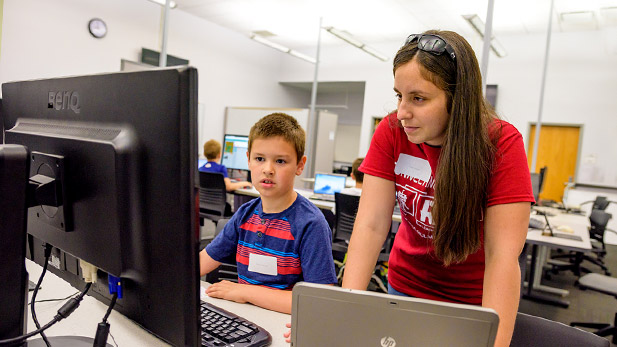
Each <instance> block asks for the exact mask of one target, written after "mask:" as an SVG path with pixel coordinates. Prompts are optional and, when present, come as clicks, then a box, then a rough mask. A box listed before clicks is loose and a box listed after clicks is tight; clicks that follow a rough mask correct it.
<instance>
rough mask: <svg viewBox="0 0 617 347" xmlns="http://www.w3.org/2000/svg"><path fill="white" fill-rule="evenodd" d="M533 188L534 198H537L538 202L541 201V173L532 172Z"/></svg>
mask: <svg viewBox="0 0 617 347" xmlns="http://www.w3.org/2000/svg"><path fill="white" fill-rule="evenodd" d="M530 176H531V190H532V192H533V198H534V199H535V200H536V204H537V203H539V202H540V178H541V177H540V174H539V173H535V172H531V173H530Z"/></svg>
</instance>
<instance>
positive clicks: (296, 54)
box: [250, 33, 317, 64]
mask: <svg viewBox="0 0 617 347" xmlns="http://www.w3.org/2000/svg"><path fill="white" fill-rule="evenodd" d="M250 38H251V39H253V40H255V41H257V42H259V43H261V44H263V45H266V46H268V47H271V48H274V49H276V50H277V51H280V52H283V53H287V54H289V55H292V56H294V57H296V58H300V59H302V60H305V61H308V62H309V63H312V64H315V63H317V60H315V58H313V57H309V56H308V55H306V54H302V53H300V52H298V51H294V50H293V49H291V48H287V47H285V46H283V45H280V44H278V43H276V42H272V41H270V40H268V39H266V38H264V37H261V36H259V35H256V34H254V33H253V34H251V35H250Z"/></svg>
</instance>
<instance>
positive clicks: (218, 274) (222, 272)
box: [205, 218, 238, 283]
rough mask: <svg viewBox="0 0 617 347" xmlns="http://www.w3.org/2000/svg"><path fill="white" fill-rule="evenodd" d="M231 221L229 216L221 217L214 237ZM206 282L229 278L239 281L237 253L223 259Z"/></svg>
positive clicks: (208, 275)
mask: <svg viewBox="0 0 617 347" xmlns="http://www.w3.org/2000/svg"><path fill="white" fill-rule="evenodd" d="M227 222H229V218H221V219H219V221H218V223H217V224H216V230H215V232H214V237H216V236H217V235H218V234H219V233H220V232H221V231H223V228H224V227H225V224H227ZM205 280H206V282H209V283H216V282H220V281H222V280H227V281H230V282H235V283H238V267H237V265H236V253H235V252H234V254H232V255H230V256H229V257H227V258H225V259H224V260H223V261H221V265H220V266H219V267H218V268H216V269H215V270H213V271H211V272H210V273H209V274H207V275H206V278H205Z"/></svg>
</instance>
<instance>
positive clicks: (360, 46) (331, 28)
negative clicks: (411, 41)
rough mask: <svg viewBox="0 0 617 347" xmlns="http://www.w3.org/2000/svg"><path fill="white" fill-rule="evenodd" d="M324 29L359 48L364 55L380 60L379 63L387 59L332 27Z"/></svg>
mask: <svg viewBox="0 0 617 347" xmlns="http://www.w3.org/2000/svg"><path fill="white" fill-rule="evenodd" d="M324 29H325V30H326V31H327V32H329V33H330V34H332V35H334V36H336V37H338V38H339V39H341V40H343V41H345V42H347V43H349V44H351V45H353V46H356V47H358V48H360V49H361V50H363V51H365V52H366V53H368V54H370V55H372V56H373V57H375V58H377V59H379V60H381V61H387V60H388V57H386V56H385V55H383V54H381V53H379V52H378V51H377V50H375V49H374V48H372V47H369V46H367V45H366V44H365V43H363V42H362V41H360V40H358V39H356V38H355V37H353V36H351V35H350V34H348V33H347V32H344V31H341V30H338V29H336V28H334V27H324Z"/></svg>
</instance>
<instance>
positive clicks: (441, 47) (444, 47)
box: [405, 34, 456, 62]
mask: <svg viewBox="0 0 617 347" xmlns="http://www.w3.org/2000/svg"><path fill="white" fill-rule="evenodd" d="M414 41H418V49H419V50H422V51H425V52H429V53H431V54H433V55H442V54H443V53H444V52H446V53H447V54H448V56H449V57H450V59H452V61H453V62H456V54H455V53H454V48H452V46H450V45H449V44H448V43H447V42H446V40H444V39H443V38H441V37H440V36H438V35H433V34H411V35H409V36H408V37H407V40H405V45H408V44H410V43H413V42H414Z"/></svg>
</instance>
